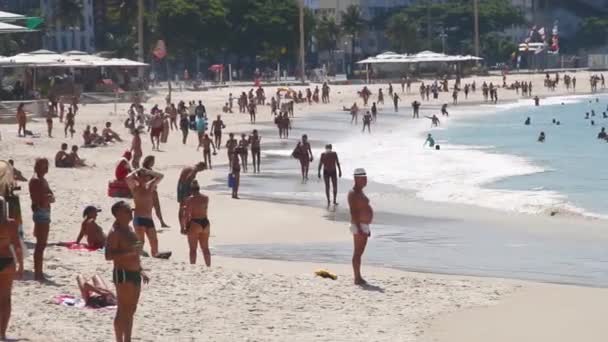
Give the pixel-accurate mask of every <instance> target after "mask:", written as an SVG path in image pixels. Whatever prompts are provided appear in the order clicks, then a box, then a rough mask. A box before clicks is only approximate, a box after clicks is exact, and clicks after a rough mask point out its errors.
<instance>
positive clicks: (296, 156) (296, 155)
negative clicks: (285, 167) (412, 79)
mask: <svg viewBox="0 0 608 342" xmlns="http://www.w3.org/2000/svg"><path fill="white" fill-rule="evenodd" d="M291 156H292V157H293V158H294V159H300V157H302V151H301V150H300V144H299V143H298V145H297V146H296V148H294V149H293V152H291Z"/></svg>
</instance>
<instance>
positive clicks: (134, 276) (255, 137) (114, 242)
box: [0, 84, 373, 341]
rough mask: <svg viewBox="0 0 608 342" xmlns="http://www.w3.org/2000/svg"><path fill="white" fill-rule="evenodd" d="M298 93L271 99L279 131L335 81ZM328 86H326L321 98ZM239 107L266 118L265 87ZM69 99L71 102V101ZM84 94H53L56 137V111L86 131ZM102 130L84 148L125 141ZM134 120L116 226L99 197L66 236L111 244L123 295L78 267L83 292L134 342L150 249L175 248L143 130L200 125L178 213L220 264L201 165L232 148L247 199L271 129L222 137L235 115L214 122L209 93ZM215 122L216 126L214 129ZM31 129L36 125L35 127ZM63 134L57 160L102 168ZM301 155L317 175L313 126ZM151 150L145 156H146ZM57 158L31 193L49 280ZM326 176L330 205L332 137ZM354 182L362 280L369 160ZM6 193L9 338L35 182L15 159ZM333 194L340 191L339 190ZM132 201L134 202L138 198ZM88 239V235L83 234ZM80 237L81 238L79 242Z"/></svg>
mask: <svg viewBox="0 0 608 342" xmlns="http://www.w3.org/2000/svg"><path fill="white" fill-rule="evenodd" d="M305 94H306V95H304V93H302V91H298V92H295V91H294V90H292V89H279V90H278V91H277V92H276V94H275V95H274V96H273V97H272V98H271V100H270V103H269V104H268V105H269V107H270V114H271V115H272V117H273V120H274V122H275V124H276V125H277V127H278V129H279V138H281V139H283V138H284V139H287V138H288V137H289V130H291V128H292V122H293V119H294V118H295V115H294V104H298V103H302V104H306V103H308V105H314V104H316V103H319V101H321V102H323V103H329V101H330V87H329V86H328V85H327V84H323V85H322V87H321V89H319V87H315V89H314V90H312V89H306V90H305ZM319 95H321V96H320V97H319ZM233 101H234V99H233V97H232V94H230V96H229V98H228V102H226V106H225V107H224V108H223V112H224V113H229V114H230V113H234V112H233V111H232V103H233ZM238 104H239V112H240V113H247V114H249V115H250V122H251V124H252V125H255V124H256V114H257V112H258V107H259V106H266V105H267V101H266V96H265V92H264V89H263V88H262V87H258V88H257V89H256V90H254V89H252V90H251V91H250V92H249V94H248V95H247V94H245V93H243V94H242V95H241V96H240V98H239V100H238ZM66 107H67V108H66ZM78 113H79V110H78V101H77V100H76V99H72V101H71V103H70V104H69V105H67V106H66V105H65V104H64V103H63V102H62V101H56V100H55V99H50V100H49V104H48V113H47V128H48V132H47V133H48V136H49V137H53V119H54V118H55V117H59V121H60V122H63V123H65V129H64V136H65V138H68V134H69V137H70V139H73V138H74V134H75V133H76V119H77V117H78ZM23 117H25V118H26V113H25V110H24V106H23V105H21V106H19V109H18V111H17V118H18V120H17V123H18V135H19V136H20V137H21V136H28V135H31V134H27V133H28V131H27V130H26V124H27V123H26V121H27V120H25V121H24V120H21V118H23ZM105 126H106V127H105V128H104V129H103V130H102V132H101V133H98V130H97V128H96V127H90V126H86V127H85V128H84V130H83V134H82V139H83V142H82V145H81V147H86V148H103V147H104V146H107V145H109V144H122V143H124V141H123V138H121V135H120V134H118V133H117V132H116V131H114V130H113V129H112V125H111V123H110V122H107V123H106V124H105ZM124 127H125V129H127V131H128V132H129V133H130V134H131V142H130V147H129V148H128V150H126V151H125V152H124V153H123V155H122V156H121V157H120V158H118V162H117V165H116V168H115V172H114V179H113V180H112V181H110V182H109V184H108V196H110V197H114V198H118V200H117V201H116V202H115V203H114V205H112V207H111V208H110V212H111V214H112V215H113V217H114V223H113V224H112V227H111V228H110V230H109V232H108V234H107V235H106V234H105V232H104V230H103V228H102V227H101V226H100V225H99V224H98V223H97V222H96V219H97V215H98V213H99V212H100V211H101V210H102V209H101V208H99V207H98V206H96V205H94V204H89V205H87V206H86V207H85V208H84V210H83V212H82V215H83V221H82V223H81V226H80V228H79V229H77V231H78V234H77V237H76V239H75V241H74V242H68V243H59V244H58V245H60V246H64V247H68V248H86V249H88V250H97V249H103V250H104V254H105V259H106V260H108V261H112V262H113V264H114V269H113V271H112V282H113V283H114V285H115V288H116V294H114V292H113V291H112V290H110V289H109V288H108V286H107V285H106V283H105V281H104V280H103V277H101V276H99V275H93V276H91V277H90V278H86V277H84V276H83V275H78V276H77V279H76V282H77V285H78V287H79V289H80V292H81V295H82V298H83V300H84V301H85V302H86V305H87V306H90V307H95V308H97V307H105V306H112V305H117V311H116V316H115V320H114V330H115V334H116V340H117V341H131V334H132V326H133V317H134V314H135V311H136V308H137V305H138V301H139V295H140V291H141V284H142V283H143V284H146V283H148V282H149V281H150V277H149V276H148V274H147V272H145V271H144V269H143V267H142V263H141V257H142V256H144V257H146V256H151V257H155V258H160V259H168V258H170V257H171V252H167V251H161V250H160V248H159V239H158V235H157V229H156V226H155V223H154V218H153V215H152V212H153V211H154V212H155V214H156V216H157V218H158V220H159V221H160V225H161V227H162V228H169V226H168V224H167V223H166V222H165V221H164V219H163V215H162V208H161V203H160V200H159V196H158V192H157V186H158V184H159V183H160V182H161V181H163V180H164V175H163V174H161V173H159V172H157V171H155V170H154V167H155V162H156V160H155V157H154V156H152V155H149V156H146V157H145V158H143V157H144V152H143V146H142V145H143V142H142V138H141V135H142V134H143V133H144V132H147V133H148V134H149V136H150V142H151V145H152V150H160V148H161V144H164V143H166V142H167V141H168V139H169V138H170V135H171V132H172V131H178V130H179V131H181V133H182V134H181V139H182V140H181V141H182V143H183V144H184V145H186V144H187V141H188V137H189V135H190V132H193V133H194V134H196V137H197V139H196V140H197V150H200V149H201V148H202V150H203V156H202V158H201V161H200V162H197V163H195V164H194V165H192V166H188V167H185V168H184V169H182V171H181V173H180V175H179V178H178V180H177V196H176V200H177V202H178V218H179V225H180V232H181V233H182V234H184V235H185V236H186V237H187V242H188V246H189V259H190V263H191V264H195V263H196V261H197V253H198V249H199V248H200V249H201V251H202V255H203V258H204V261H205V264H206V265H207V266H211V253H210V251H209V235H210V227H211V223H210V220H209V215H208V206H209V197H207V196H206V195H204V194H203V193H202V192H201V186H200V185H199V183H198V181H197V180H196V177H197V174H198V173H200V172H202V171H204V170H206V169H211V168H212V156H216V155H217V152H218V151H219V150H221V148H222V147H224V148H225V149H226V156H227V162H228V170H229V186H230V187H231V188H232V197H233V198H235V199H238V198H239V185H240V176H241V172H243V173H246V172H248V171H249V161H248V155H249V153H251V156H252V158H251V159H252V169H253V173H260V172H261V147H262V146H261V141H262V137H261V135H260V134H259V132H258V131H257V130H256V129H253V130H252V133H251V134H249V135H248V134H244V133H243V134H241V136H240V139H237V138H235V134H234V133H229V134H228V137H227V140H226V142H225V144H224V143H223V142H222V138H223V136H224V135H225V130H226V124H225V123H224V122H223V120H222V117H221V115H217V117H216V119H215V120H213V121H212V123H211V125H209V124H208V115H207V111H206V108H205V106H204V105H203V103H202V101H199V102H198V103H195V102H189V103H188V104H186V103H185V102H184V101H179V102H178V103H177V105H175V104H174V103H173V102H172V101H171V95H170V94H169V95H168V96H167V98H166V106H165V108H164V110H163V109H160V108H159V107H158V106H157V105H155V106H153V107H152V108H150V110H149V111H146V109H145V108H144V106H143V105H142V104H140V103H133V104H132V105H131V107H130V108H129V110H128V112H127V118H126V120H125V121H124ZM207 131H209V132H207ZM29 133H31V132H29ZM68 149H69V145H68V144H67V143H61V146H60V150H59V151H58V152H57V153H56V154H55V160H54V164H55V167H56V168H71V167H92V166H94V165H92V166H89V165H88V164H87V162H86V161H85V160H84V159H83V158H81V157H80V156H79V154H78V152H79V146H78V145H76V144H74V145H72V147H71V149H70V151H68ZM292 156H293V157H294V158H296V159H297V160H298V161H299V163H300V169H301V173H302V180H303V182H306V181H307V180H308V173H309V166H310V163H311V162H312V161H313V160H314V157H313V153H312V149H311V145H310V141H309V140H308V137H307V135H306V134H304V135H303V136H302V137H301V140H299V141H298V142H297V145H296V147H295V148H294V152H293V154H292ZM142 158H143V159H142ZM49 166H50V162H49V160H48V159H47V158H45V157H40V158H37V159H36V161H35V165H34V172H33V176H32V178H31V179H30V180H29V183H28V186H29V193H30V201H31V208H32V213H33V216H32V221H33V224H34V238H35V239H36V243H35V247H34V278H35V279H36V280H38V281H40V282H42V283H46V282H47V280H46V277H45V273H44V252H45V249H46V247H47V244H48V237H49V232H50V228H51V223H52V218H51V212H52V211H51V207H52V206H55V205H57V204H58V203H62V202H63V203H65V202H64V201H66V200H67V199H61V198H59V199H57V198H55V194H54V192H53V191H52V189H51V187H50V186H49V183H48V182H47V175H48V173H49ZM317 171H318V177H319V178H323V179H324V182H325V192H326V197H327V205H328V207H329V206H330V205H331V204H332V203H333V205H334V206H336V205H338V202H337V193H338V189H337V187H338V178H339V177H342V169H341V166H340V162H339V159H338V155H337V153H336V152H334V151H333V150H332V145H331V144H327V145H326V148H325V151H324V152H323V153H322V154H321V155H320V157H319V164H318V170H317ZM353 176H354V186H353V189H352V190H351V191H350V193H349V195H348V203H349V208H350V213H351V227H350V231H351V233H352V234H353V239H354V243H355V247H354V251H353V272H354V278H355V279H354V282H355V283H356V284H358V285H366V281H365V280H364V279H363V278H362V276H361V271H360V268H361V258H362V255H363V253H364V250H365V246H366V243H367V239H368V237H369V236H370V235H371V233H370V228H369V227H370V224H371V222H372V219H373V211H372V208H371V206H370V204H369V200H368V199H367V197H366V196H365V194H364V193H363V188H364V187H365V186H366V184H367V177H366V173H365V170H364V169H356V170H355V173H354V174H353ZM9 178H10V181H9V182H8V183H6V186H5V188H4V189H1V190H2V191H1V192H0V195H3V196H2V197H0V209H2V211H1V212H0V299H1V300H0V322H1V323H2V325H0V338H6V330H7V327H8V321H9V317H10V312H11V306H10V298H11V293H12V283H13V280H14V279H21V278H22V274H23V252H24V247H22V246H23V242H22V236H21V235H22V227H23V224H24V221H23V219H22V217H21V212H20V210H19V209H18V206H16V205H15V199H16V202H17V203H18V202H19V200H18V197H17V196H16V195H15V191H17V189H19V187H18V182H20V181H26V178H25V177H23V176H22V173H21V172H20V171H19V170H18V169H17V168H16V167H15V165H14V163H12V164H6V165H4V164H0V179H3V180H5V179H9ZM332 195H333V196H332ZM131 200H132V202H133V204H134V206H133V207H131V205H130V204H129V202H130V201H131ZM85 239H86V243H83V241H84V240H85ZM146 240H147V241H148V242H149V244H150V252H149V253H147V252H145V251H144V246H145V243H146ZM79 246H80V247H79Z"/></svg>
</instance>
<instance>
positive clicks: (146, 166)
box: [142, 156, 169, 228]
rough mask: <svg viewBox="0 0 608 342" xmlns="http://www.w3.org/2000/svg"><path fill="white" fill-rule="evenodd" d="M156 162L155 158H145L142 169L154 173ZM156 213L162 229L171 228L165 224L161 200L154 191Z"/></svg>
mask: <svg viewBox="0 0 608 342" xmlns="http://www.w3.org/2000/svg"><path fill="white" fill-rule="evenodd" d="M155 162H156V158H154V156H147V157H146V158H144V161H143V163H142V167H143V168H144V169H147V170H150V171H152V167H154V163H155ZM154 211H155V212H156V217H158V220H159V221H160V225H161V227H162V228H169V225H168V224H167V223H165V220H164V219H163V212H162V210H161V209H160V199H159V198H158V191H157V190H154Z"/></svg>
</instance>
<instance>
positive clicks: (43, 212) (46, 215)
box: [32, 208, 51, 224]
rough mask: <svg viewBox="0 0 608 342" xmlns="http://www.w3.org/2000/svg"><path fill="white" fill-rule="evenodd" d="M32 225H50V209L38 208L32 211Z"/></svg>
mask: <svg viewBox="0 0 608 342" xmlns="http://www.w3.org/2000/svg"><path fill="white" fill-rule="evenodd" d="M32 218H33V220H34V223H39V224H50V223H51V209H47V208H40V209H37V210H35V211H34V215H33V216H32Z"/></svg>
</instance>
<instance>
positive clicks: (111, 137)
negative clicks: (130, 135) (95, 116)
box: [101, 122, 122, 142]
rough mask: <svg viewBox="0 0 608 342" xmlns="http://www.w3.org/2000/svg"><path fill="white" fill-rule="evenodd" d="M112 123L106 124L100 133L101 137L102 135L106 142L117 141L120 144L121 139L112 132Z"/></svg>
mask: <svg viewBox="0 0 608 342" xmlns="http://www.w3.org/2000/svg"><path fill="white" fill-rule="evenodd" d="M110 127H112V123H111V122H106V128H104V129H103V131H102V132H101V135H103V138H104V140H105V141H106V142H112V141H118V142H121V141H122V139H121V138H120V136H119V135H118V134H117V133H116V132H114V131H113V130H112V128H110Z"/></svg>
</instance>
